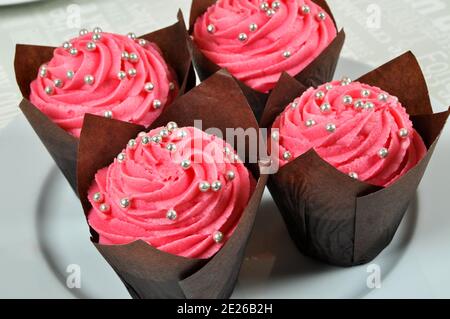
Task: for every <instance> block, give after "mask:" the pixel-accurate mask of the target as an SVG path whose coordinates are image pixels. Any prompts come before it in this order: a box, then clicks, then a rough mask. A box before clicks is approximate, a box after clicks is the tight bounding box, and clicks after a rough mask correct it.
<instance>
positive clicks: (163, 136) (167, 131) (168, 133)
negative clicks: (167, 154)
mask: <svg viewBox="0 0 450 319" xmlns="http://www.w3.org/2000/svg"><path fill="white" fill-rule="evenodd" d="M159 135H160V136H161V137H162V138H165V137H168V136H169V135H170V132H169V130H168V129H167V128H163V129H162V130H161V131H159Z"/></svg>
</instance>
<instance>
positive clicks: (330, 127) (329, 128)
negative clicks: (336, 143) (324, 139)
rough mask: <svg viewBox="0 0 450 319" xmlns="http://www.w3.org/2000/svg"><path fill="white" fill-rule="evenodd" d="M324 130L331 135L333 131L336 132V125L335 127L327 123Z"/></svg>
mask: <svg viewBox="0 0 450 319" xmlns="http://www.w3.org/2000/svg"><path fill="white" fill-rule="evenodd" d="M325 129H326V130H327V131H328V132H330V133H333V132H334V131H336V125H335V124H334V123H328V124H327V125H326V126H325Z"/></svg>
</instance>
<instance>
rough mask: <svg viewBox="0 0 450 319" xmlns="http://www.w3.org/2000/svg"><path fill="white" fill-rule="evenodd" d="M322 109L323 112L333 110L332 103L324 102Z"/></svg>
mask: <svg viewBox="0 0 450 319" xmlns="http://www.w3.org/2000/svg"><path fill="white" fill-rule="evenodd" d="M320 110H321V111H322V112H323V113H325V112H329V111H330V110H331V105H330V103H327V102H325V103H323V104H322V105H321V106H320Z"/></svg>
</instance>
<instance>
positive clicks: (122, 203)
mask: <svg viewBox="0 0 450 319" xmlns="http://www.w3.org/2000/svg"><path fill="white" fill-rule="evenodd" d="M119 204H120V206H121V207H122V208H127V207H129V206H130V200H129V199H128V198H122V199H121V200H120V202H119Z"/></svg>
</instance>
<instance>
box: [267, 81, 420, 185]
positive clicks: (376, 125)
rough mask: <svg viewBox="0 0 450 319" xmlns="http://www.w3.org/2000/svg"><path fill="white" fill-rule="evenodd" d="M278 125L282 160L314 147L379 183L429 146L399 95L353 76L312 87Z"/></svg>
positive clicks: (342, 167) (339, 165)
mask: <svg viewBox="0 0 450 319" xmlns="http://www.w3.org/2000/svg"><path fill="white" fill-rule="evenodd" d="M273 128H274V129H278V131H277V130H273V131H272V137H271V138H272V139H276V140H279V144H280V147H279V159H280V165H285V164H286V163H288V162H289V161H292V160H294V159H295V158H296V157H298V156H300V155H302V154H303V153H305V152H307V151H308V150H310V149H311V148H314V150H315V151H316V152H317V153H318V154H319V155H320V156H321V157H322V158H323V159H324V160H325V161H327V162H328V163H330V164H331V165H333V166H334V167H336V168H337V169H338V170H340V171H341V172H343V173H345V174H349V175H350V177H353V178H355V179H359V180H361V181H364V182H367V183H370V184H373V185H378V186H389V185H391V184H392V183H394V182H395V181H396V180H397V179H398V178H400V177H401V176H402V175H404V174H405V173H407V172H408V170H410V169H411V168H412V167H414V166H415V165H416V164H417V163H418V162H419V161H420V160H421V159H422V158H423V157H424V156H425V154H426V152H427V149H426V147H425V144H424V142H423V140H422V138H421V137H420V135H419V134H418V133H417V132H416V131H415V129H414V128H413V125H412V122H411V121H410V119H409V115H408V113H407V112H406V110H405V108H404V107H403V106H402V105H401V103H400V102H399V101H398V98H396V97H394V96H391V95H389V93H387V92H385V91H383V90H381V89H379V88H377V87H372V86H369V85H366V84H363V83H359V82H350V81H349V80H347V79H344V80H343V81H341V82H340V81H334V82H331V83H327V84H324V85H322V86H320V87H319V88H317V89H314V88H310V89H309V90H307V91H306V92H305V93H304V94H303V95H302V96H301V97H299V98H297V99H295V100H294V101H293V102H292V103H291V104H290V105H288V106H287V107H286V109H285V111H284V112H283V113H282V114H281V115H280V116H279V117H278V118H277V119H276V120H275V122H274V124H273Z"/></svg>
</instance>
